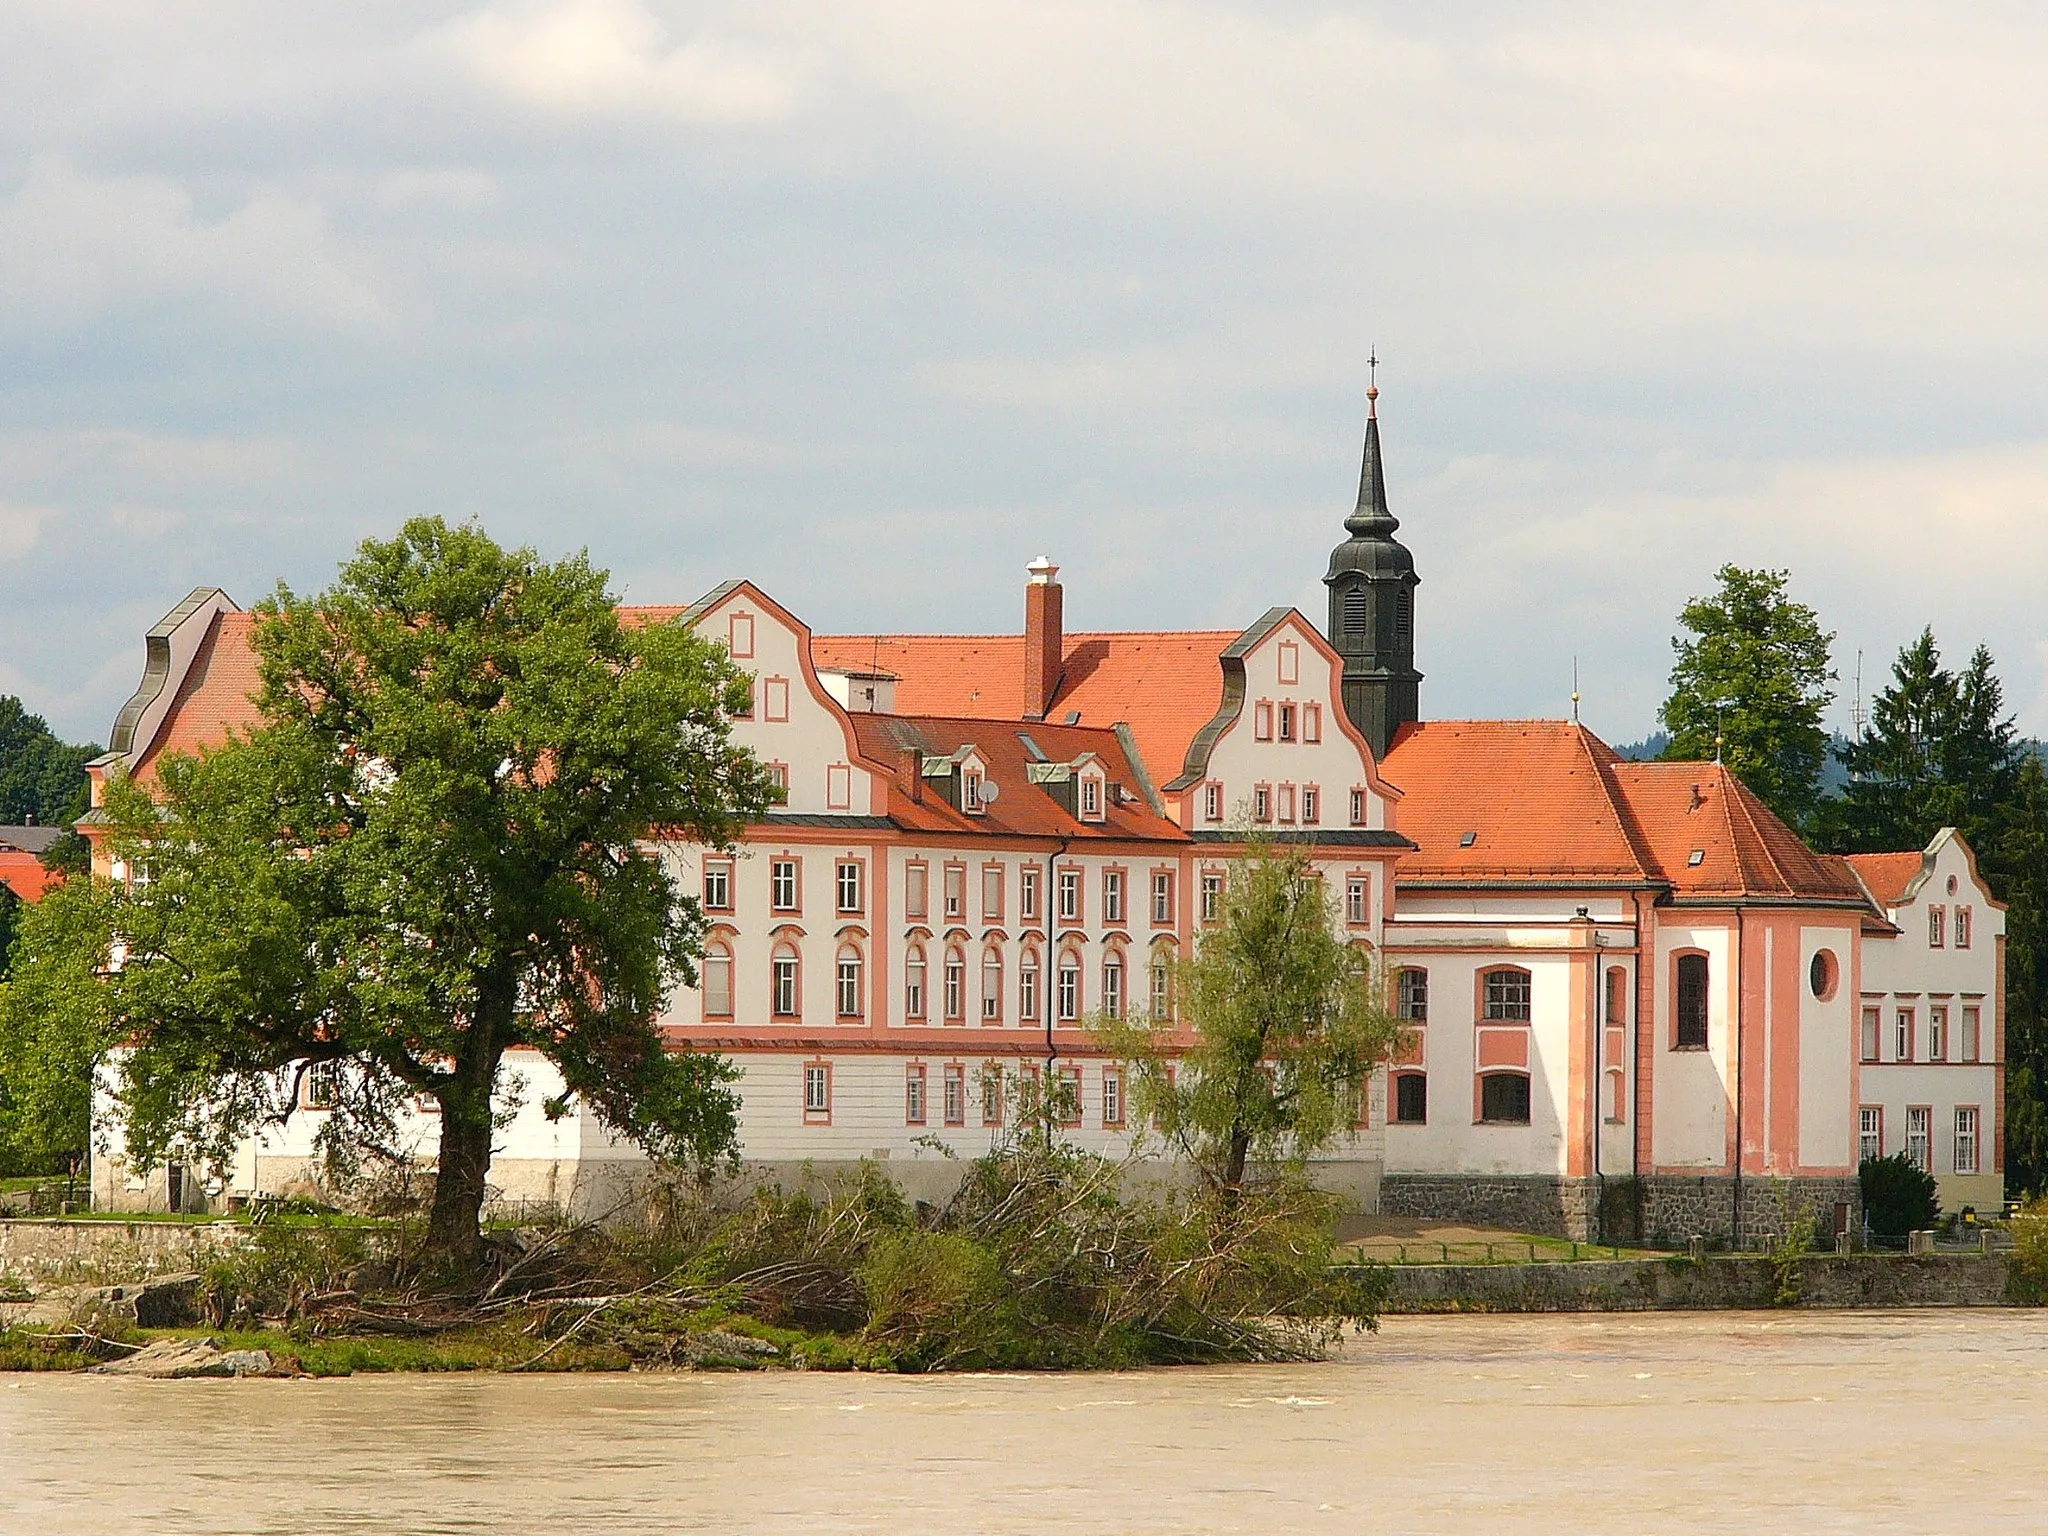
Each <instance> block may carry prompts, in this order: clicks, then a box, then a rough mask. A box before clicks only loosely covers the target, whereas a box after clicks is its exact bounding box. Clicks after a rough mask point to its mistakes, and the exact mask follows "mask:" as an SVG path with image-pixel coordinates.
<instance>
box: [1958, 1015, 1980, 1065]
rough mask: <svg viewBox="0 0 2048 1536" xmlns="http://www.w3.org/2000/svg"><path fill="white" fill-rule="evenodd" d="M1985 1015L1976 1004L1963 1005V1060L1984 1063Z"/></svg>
mask: <svg viewBox="0 0 2048 1536" xmlns="http://www.w3.org/2000/svg"><path fill="white" fill-rule="evenodd" d="M1983 1017H1984V1016H1983V1014H1982V1013H1981V1012H1980V1011H1979V1010H1978V1008H1977V1006H1976V1005H1975V1004H1974V1003H1965V1004H1964V1005H1963V1060H1965V1061H1982V1060H1983V1059H1984V1057H1983V1051H1984V1038H1983V1025H1982V1021H1983Z"/></svg>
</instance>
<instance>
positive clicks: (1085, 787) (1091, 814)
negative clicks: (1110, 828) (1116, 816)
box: [1081, 778, 1102, 821]
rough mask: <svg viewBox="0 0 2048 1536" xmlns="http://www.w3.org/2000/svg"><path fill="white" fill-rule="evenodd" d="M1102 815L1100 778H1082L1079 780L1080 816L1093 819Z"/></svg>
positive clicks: (1085, 819) (1086, 819) (1089, 819)
mask: <svg viewBox="0 0 2048 1536" xmlns="http://www.w3.org/2000/svg"><path fill="white" fill-rule="evenodd" d="M1101 815H1102V780H1100V779H1097V778H1084V779H1083V780H1082V781H1081V817H1082V819H1083V820H1084V821H1094V820H1096V819H1097V818H1099V817H1100V816H1101Z"/></svg>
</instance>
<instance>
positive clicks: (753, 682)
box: [732, 677, 761, 720]
mask: <svg viewBox="0 0 2048 1536" xmlns="http://www.w3.org/2000/svg"><path fill="white" fill-rule="evenodd" d="M760 686H761V680H760V679H759V678H757V677H750V678H748V679H747V702H746V703H744V704H742V705H741V706H740V707H739V708H738V709H736V710H734V711H733V712H732V717H733V719H735V720H751V719H753V718H754V693H755V690H757V689H758V688H759V687H760Z"/></svg>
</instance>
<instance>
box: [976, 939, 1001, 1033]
mask: <svg viewBox="0 0 2048 1536" xmlns="http://www.w3.org/2000/svg"><path fill="white" fill-rule="evenodd" d="M981 1022H982V1023H984V1024H1000V1023H1002V1022H1003V957H1002V953H1001V951H999V950H994V949H988V950H983V951H982V955H981Z"/></svg>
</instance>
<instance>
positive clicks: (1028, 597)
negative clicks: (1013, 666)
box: [1024, 555, 1067, 720]
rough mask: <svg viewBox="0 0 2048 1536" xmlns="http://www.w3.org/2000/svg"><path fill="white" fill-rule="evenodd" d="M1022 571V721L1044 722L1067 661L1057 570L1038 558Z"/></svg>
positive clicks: (1058, 569) (1042, 558)
mask: <svg viewBox="0 0 2048 1536" xmlns="http://www.w3.org/2000/svg"><path fill="white" fill-rule="evenodd" d="M1024 569H1025V570H1027V571H1029V572H1030V573H1031V580H1030V583H1029V584H1028V585H1026V587H1025V588H1024V718H1025V719H1027V720H1043V719H1044V718H1045V712H1046V711H1047V710H1048V709H1050V708H1051V707H1052V697H1053V695H1054V694H1055V693H1057V692H1059V686H1060V665H1061V663H1062V662H1063V661H1064V660H1065V659H1066V646H1067V636H1066V626H1065V622H1064V615H1063V614H1062V612H1061V599H1060V584H1059V582H1058V581H1057V580H1056V579H1055V578H1056V577H1058V575H1059V573H1060V568H1059V567H1058V566H1056V565H1054V564H1053V563H1052V560H1051V559H1050V557H1048V556H1045V555H1040V556H1039V557H1038V558H1037V559H1036V560H1034V561H1032V562H1031V563H1030V564H1029V565H1027V566H1026V567H1025V568H1024Z"/></svg>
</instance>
